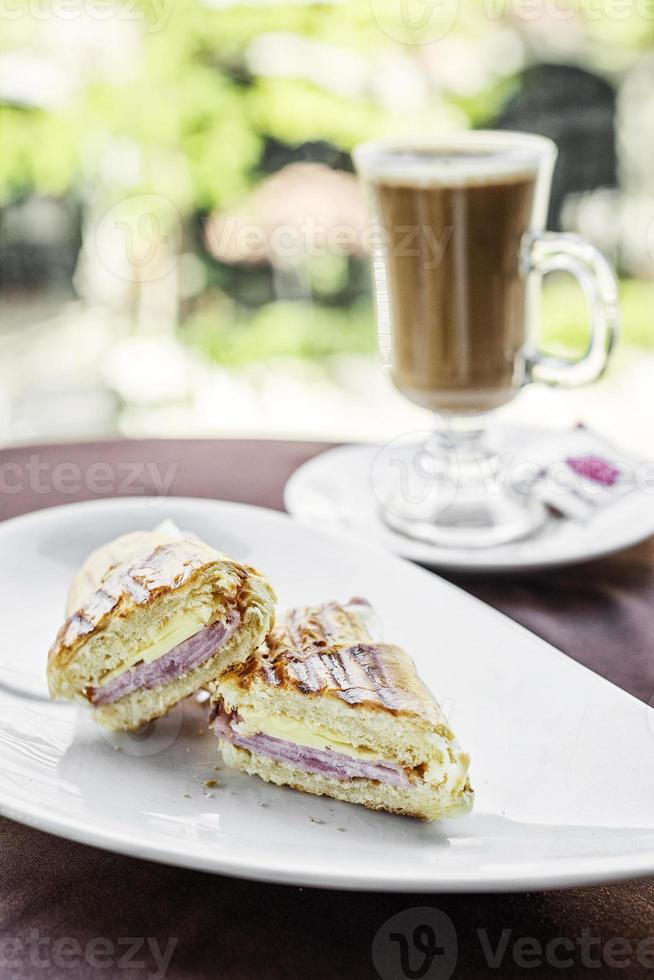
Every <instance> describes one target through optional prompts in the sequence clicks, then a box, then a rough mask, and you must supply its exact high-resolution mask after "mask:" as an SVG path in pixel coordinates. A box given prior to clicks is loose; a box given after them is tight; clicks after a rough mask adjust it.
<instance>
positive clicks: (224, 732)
mask: <svg viewBox="0 0 654 980" xmlns="http://www.w3.org/2000/svg"><path fill="white" fill-rule="evenodd" d="M276 720H277V722H279V719H276ZM270 721H271V720H270V719H269V722H270ZM288 721H289V720H287V722H288ZM294 726H295V727H300V725H299V723H297V722H295V723H294ZM254 727H256V726H254ZM268 727H270V725H268ZM252 729H253V724H252V721H251V720H244V718H243V717H242V716H241V715H240V714H239V713H238V712H237V711H228V710H226V709H225V706H224V704H222V703H221V704H220V705H219V706H218V708H217V714H216V716H215V720H214V730H215V732H216V734H217V735H218V736H219V737H220V738H224V739H227V740H228V741H229V742H231V743H232V744H233V745H235V746H236V747H237V748H240V749H245V750H247V751H248V752H252V753H256V754H259V755H264V756H267V757H268V758H269V759H273V760H275V761H277V762H282V763H284V764H285V765H289V766H291V767H292V768H294V769H300V770H302V771H304V772H315V773H319V774H320V775H322V776H327V777H328V778H329V779H338V780H341V781H343V782H349V781H351V780H353V779H370V780H375V781H377V782H380V783H386V784H387V785H389V786H408V784H409V777H408V775H407V773H406V771H405V770H404V769H403V768H402V766H399V765H397V764H396V763H394V762H390V761H388V760H386V759H377V758H375V753H374V752H373V751H372V750H371V749H366V748H356V747H355V746H347V745H345V744H340V745H339V746H338V748H337V747H336V746H337V745H338V743H337V742H335V741H334V740H333V739H330V738H328V737H326V736H325V735H323V734H322V733H308V732H307V733H305V737H304V738H303V741H304V742H309V743H312V744H302V743H301V742H297V741H292V740H289V739H288V738H280V737H279V736H278V735H271V734H269V733H264V732H262V731H256V730H252ZM330 742H331V745H329V744H328V743H330ZM320 746H322V747H320ZM332 746H334V747H332ZM339 748H340V749H345V750H346V751H339Z"/></svg>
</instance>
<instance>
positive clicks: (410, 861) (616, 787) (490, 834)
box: [0, 498, 654, 892]
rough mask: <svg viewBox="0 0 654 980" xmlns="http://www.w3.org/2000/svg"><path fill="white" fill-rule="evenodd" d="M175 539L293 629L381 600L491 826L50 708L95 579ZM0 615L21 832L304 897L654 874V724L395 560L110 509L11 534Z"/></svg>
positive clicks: (625, 698) (11, 525)
mask: <svg viewBox="0 0 654 980" xmlns="http://www.w3.org/2000/svg"><path fill="white" fill-rule="evenodd" d="M165 518H171V519H172V520H173V521H174V522H175V523H176V524H177V525H178V526H179V527H181V528H184V529H185V530H188V531H194V532H195V533H197V534H200V535H201V536H202V537H203V538H204V539H206V540H207V541H208V542H209V543H210V544H213V545H215V546H217V547H220V548H224V549H225V550H226V551H227V552H229V553H230V554H233V556H234V557H235V558H237V559H240V560H242V561H246V562H249V563H252V564H255V565H256V566H258V567H259V568H261V569H262V570H263V571H265V572H266V573H268V575H269V576H270V578H271V580H272V582H273V583H274V585H275V589H276V590H277V592H278V594H279V599H280V605H281V606H282V607H284V606H287V605H290V604H304V603H314V602H317V601H321V600H325V599H329V598H340V599H347V598H349V597H350V596H351V595H363V596H366V597H367V598H368V599H369V600H370V601H371V602H372V603H373V606H374V608H375V610H376V611H377V613H378V615H379V619H380V624H381V627H382V629H383V635H384V639H386V640H387V641H388V642H391V641H393V642H397V643H400V644H402V645H403V646H405V647H406V649H407V650H408V651H410V653H411V654H412V656H413V657H414V659H415V661H416V664H417V666H418V669H419V671H420V674H421V675H422V677H423V679H424V680H425V682H426V683H427V685H428V686H429V687H430V688H432V689H433V691H434V693H435V694H436V696H437V697H438V698H439V700H440V701H441V704H442V705H443V707H444V709H445V710H446V712H447V714H448V716H449V718H450V721H451V724H452V726H453V728H454V730H455V731H456V733H457V735H458V737H459V739H460V741H461V744H462V745H463V746H464V747H465V749H466V750H467V751H468V752H469V753H470V755H471V759H472V764H471V778H472V782H473V785H474V788H475V793H476V799H475V808H474V810H473V812H472V813H471V814H470V815H469V816H466V817H463V818H461V819H458V820H447V821H444V822H442V823H438V824H424V823H420V822H418V821H415V820H411V819H408V818H403V817H393V816H390V815H389V814H383V813H370V812H369V811H367V810H364V809H362V808H361V807H357V806H353V805H350V804H347V803H337V802H336V801H334V800H329V799H326V798H323V797H313V796H307V795H305V794H301V793H297V792H295V791H294V790H291V789H286V788H280V787H276V786H271V785H268V784H266V783H264V782H262V781H261V780H259V779H257V778H256V777H248V776H246V775H245V774H243V773H238V772H233V771H230V770H228V769H227V768H225V767H224V765H221V762H220V757H219V755H218V752H217V748H216V739H215V736H214V735H213V734H212V733H210V732H207V731H206V728H207V715H206V709H205V708H204V706H202V705H200V704H198V703H197V702H196V701H195V700H194V699H190V700H189V701H187V702H185V703H184V704H182V705H179V706H178V707H177V708H176V709H175V710H174V711H173V712H171V713H170V714H169V715H168V716H167V717H165V718H163V719H161V720H159V721H158V722H156V723H153V724H151V725H150V726H147V727H146V729H145V730H144V731H143V732H141V733H133V734H131V735H110V734H107V733H102V731H101V730H100V729H99V728H98V727H97V726H96V724H95V722H94V720H93V718H92V715H91V712H90V710H88V709H86V708H84V707H81V706H73V705H69V704H60V703H53V702H51V701H49V700H48V696H47V689H46V685H45V665H46V654H47V649H48V646H49V644H50V642H51V641H52V638H53V636H54V635H55V633H56V632H57V629H58V627H59V624H60V619H61V615H62V609H63V606H64V599H65V595H66V591H67V587H68V582H69V580H70V578H71V577H72V575H73V574H74V572H75V570H76V569H77V567H78V566H79V564H80V562H81V561H82V560H83V558H84V557H85V556H86V554H87V553H88V552H89V551H90V550H91V549H93V548H95V547H97V546H98V545H100V544H101V543H102V542H106V541H107V540H109V539H111V538H112V537H114V536H115V535H117V534H119V533H122V532H125V531H128V530H136V529H138V528H150V527H154V526H156V525H157V524H159V523H160V522H161V521H162V520H164V519H165ZM0 594H2V597H3V607H2V625H3V634H2V636H3V643H2V645H1V646H0V813H2V814H4V815H5V816H8V817H11V818H13V819H14V820H20V821H23V822H24V823H27V824H30V825H32V826H34V827H39V828H41V829H43V830H46V831H49V832H50V833H54V834H59V835H61V836H63V837H68V838H70V839H72V840H77V841H82V842H84V843H87V844H92V845H95V846H97V847H104V848H108V849H110V850H114V851H119V852H121V853H124V854H130V855H135V856H137V857H143V858H150V859H152V860H157V861H164V862H167V863H169V864H178V865H183V866H186V867H191V868H199V869H201V870H203V871H210V872H217V873H220V874H231V875H240V876H244V877H248V878H257V879H261V880H266V881H277V882H286V883H293V884H296V885H321V886H328V887H334V888H357V889H380V890H384V891H389V890H401V891H411V890H413V891H419V892H436V891H480V890H482V891H494V890H508V889H516V890H521V891H522V890H529V889H536V888H543V887H548V886H549V887H559V886H564V885H572V884H583V883H589V882H598V881H605V880H609V879H612V878H627V877H635V876H639V875H647V874H653V873H654V814H653V812H652V800H654V767H652V766H651V765H649V764H648V760H649V759H650V758H651V754H652V748H653V746H654V711H653V710H652V709H651V708H648V707H647V706H646V705H645V704H642V703H641V702H640V701H637V700H636V699H635V698H633V697H631V696H630V695H628V694H625V693H624V692H623V691H621V690H619V689H618V688H617V687H614V686H613V685H612V684H610V683H608V681H605V680H603V679H602V678H601V677H599V676H598V675H597V674H594V673H592V672H591V671H590V670H587V669H586V668H584V667H581V666H580V665H579V664H577V663H575V662H574V661H572V660H570V659H569V658H568V657H566V656H564V655H563V654H562V653H559V652H558V651H557V650H555V649H554V648H553V647H551V646H549V645H548V644H546V643H544V642H543V641H542V640H540V639H538V638H537V637H536V636H534V635H533V634H531V633H529V632H527V631H526V630H525V629H523V628H522V627H520V626H518V625H517V624H516V623H514V622H512V621H511V620H509V619H506V618H505V617H504V616H502V615H500V614H499V613H497V612H495V611H494V610H492V609H490V608H489V607H488V606H486V605H484V604H483V603H481V602H479V601H478V600H476V599H473V598H472V597H471V596H469V595H467V594H466V593H465V592H463V591H461V590H459V589H457V588H455V587H454V586H452V585H450V584H449V583H447V582H445V581H443V580H442V579H440V578H438V577H437V576H435V575H433V574H431V573H429V572H427V571H425V570H424V569H422V568H418V567H416V566H415V565H411V564H410V563H408V562H404V561H401V560H400V559H398V558H395V557H393V556H392V555H389V554H387V553H385V552H384V551H382V550H381V549H377V548H371V547H369V546H365V545H362V544H355V543H350V542H348V541H347V540H343V539H342V538H338V537H334V536H331V535H327V534H323V533H322V532H320V531H316V530H313V529H311V528H307V527H304V526H302V525H301V524H298V523H296V522H295V521H293V520H291V519H290V518H289V517H286V516H285V515H282V514H278V513H274V512H272V511H266V510H262V509H259V508H254V507H245V506H242V505H238V504H228V503H219V502H214V501H207V500H186V499H181V498H171V499H168V500H164V499H158V500H154V501H153V500H148V499H143V498H139V499H129V498H127V499H118V500H102V501H95V502H92V503H85V504H72V505H70V506H67V507H59V508H55V509H52V510H41V511H38V512H36V513H33V514H29V515H27V516H25V517H20V518H17V519H15V520H13V521H7V522H6V523H4V524H1V525H0ZM607 719H609V720H610V723H607ZM215 767H218V770H219V771H218V772H216V768H215ZM210 780H214V781H217V782H218V785H217V786H213V785H212V784H211V783H210V782H209V785H208V786H207V785H206V784H207V782H208V781H210Z"/></svg>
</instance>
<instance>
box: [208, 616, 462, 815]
mask: <svg viewBox="0 0 654 980" xmlns="http://www.w3.org/2000/svg"><path fill="white" fill-rule="evenodd" d="M356 602H357V605H355V604H354V601H352V602H351V603H350V604H348V606H347V607H343V606H341V605H339V604H337V603H335V602H329V603H326V604H325V605H321V606H315V607H311V608H307V609H294V610H291V611H290V612H289V613H288V615H287V616H286V617H285V619H284V620H283V621H282V622H281V623H280V624H279V625H278V626H276V627H275V629H274V630H273V631H272V632H271V634H270V635H269V636H268V638H267V640H266V642H265V643H264V644H262V646H261V647H260V648H259V649H258V650H257V651H255V652H254V653H252V654H251V655H250V656H249V657H248V658H247V660H245V661H244V662H243V663H240V664H237V665H235V666H234V667H232V668H231V669H230V670H228V671H226V672H225V673H224V674H223V675H222V676H221V677H220V678H219V679H218V680H217V681H216V682H215V683H213V684H211V685H210V690H211V692H212V704H213V706H212V720H213V725H214V729H215V731H216V733H217V735H218V737H219V743H220V748H221V751H222V755H223V758H224V760H225V762H226V763H227V764H228V765H230V766H233V767H235V768H237V769H242V770H244V771H245V772H248V773H251V774H254V775H257V776H261V778H262V779H265V780H266V781H268V782H272V783H277V784H280V785H282V784H284V785H288V786H293V787H294V788H295V789H299V790H303V791H304V792H306V793H315V794H318V795H320V794H324V795H326V796H331V797H334V798H335V799H337V800H348V801H350V802H352V803H362V804H363V805H364V806H366V807H369V808H370V809H372V810H388V811H390V812H392V813H403V814H408V815H411V816H415V817H421V818H423V819H425V820H437V819H439V818H442V817H450V816H454V815H456V814H461V813H465V812H466V811H467V810H469V809H470V807H471V806H472V800H473V791H472V789H471V787H470V783H469V781H468V761H469V760H468V756H467V755H466V754H465V753H464V752H462V751H461V749H460V747H459V744H458V742H457V740H456V738H455V737H454V735H453V734H452V731H451V730H450V728H449V726H448V724H447V721H446V719H445V717H444V715H443V713H442V711H441V709H440V708H439V706H438V704H437V703H436V701H435V700H434V698H433V696H432V694H431V693H430V692H429V691H428V690H427V688H426V687H425V685H424V684H423V683H422V681H421V680H420V678H419V677H418V675H417V673H416V669H415V666H414V663H413V661H412V660H411V658H410V657H409V656H408V654H406V653H405V652H404V650H402V649H400V647H397V646H392V645H389V644H383V643H374V642H373V641H372V639H371V637H370V635H369V633H368V631H367V629H366V626H365V625H364V618H363V617H362V616H361V614H360V612H359V611H358V610H360V609H361V608H362V607H361V605H359V604H360V603H361V600H357V601H356Z"/></svg>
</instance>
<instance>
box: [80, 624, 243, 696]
mask: <svg viewBox="0 0 654 980" xmlns="http://www.w3.org/2000/svg"><path fill="white" fill-rule="evenodd" d="M240 622H241V615H240V613H239V612H238V610H236V609H234V610H231V611H230V612H229V613H228V614H227V616H226V617H225V619H223V620H217V621H216V622H215V623H211V624H210V625H209V626H204V627H202V628H201V629H199V630H198V631H197V632H194V633H193V634H192V635H191V636H187V637H186V638H185V639H183V640H182V641H181V642H179V643H175V638H174V634H171V635H169V637H168V642H167V644H166V643H164V641H160V642H159V643H157V644H155V645H153V646H152V647H150V648H148V649H147V650H144V651H143V653H142V655H141V657H140V659H139V661H138V663H136V664H135V665H134V666H133V667H130V668H129V669H128V670H119V671H118V672H116V671H113V672H112V676H111V677H110V678H109V679H107V680H106V681H105V682H104V683H103V684H102V686H101V687H97V688H95V687H88V688H86V689H85V691H84V694H85V696H86V697H87V698H88V699H89V701H90V702H91V703H92V704H95V705H101V704H112V703H113V702H114V701H118V700H119V699H120V698H123V697H125V696H126V695H128V694H132V692H133V691H137V690H151V689H152V688H155V687H160V686H161V685H162V684H167V683H169V682H170V681H173V680H176V679H177V678H178V677H181V676H182V675H184V674H187V673H188V672H189V671H191V670H194V669H195V668H196V667H199V666H200V665H201V664H203V663H204V662H205V661H207V660H209V659H210V658H211V657H213V656H214V655H215V654H216V653H217V652H218V650H220V648H221V647H223V646H224V645H225V644H226V643H227V642H228V640H230V639H231V637H232V636H233V635H234V633H235V632H236V630H237V629H238V627H239V625H240ZM176 632H177V631H176ZM171 636H172V639H171ZM171 642H172V643H173V646H172V647H171V646H170V643H171ZM165 646H168V649H167V650H166V651H165V652H164V651H163V649H162V647H165Z"/></svg>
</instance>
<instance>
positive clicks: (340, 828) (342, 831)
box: [336, 827, 347, 834]
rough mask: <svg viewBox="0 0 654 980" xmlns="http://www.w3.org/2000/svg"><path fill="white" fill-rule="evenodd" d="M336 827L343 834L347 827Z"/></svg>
mask: <svg viewBox="0 0 654 980" xmlns="http://www.w3.org/2000/svg"><path fill="white" fill-rule="evenodd" d="M336 829H337V830H339V831H340V832H341V833H342V834H344V833H345V831H346V829H347V828H346V827H337V828H336Z"/></svg>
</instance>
